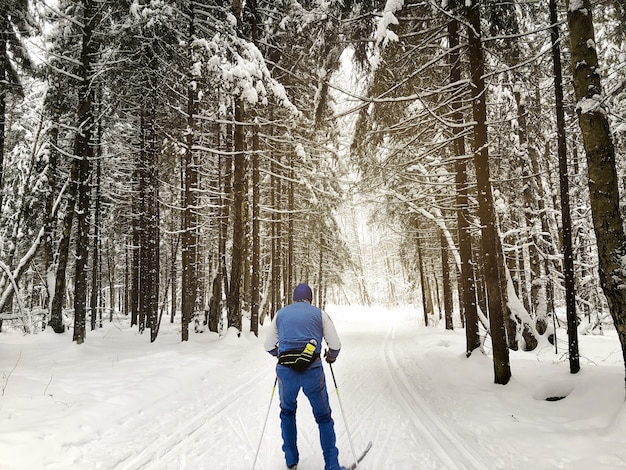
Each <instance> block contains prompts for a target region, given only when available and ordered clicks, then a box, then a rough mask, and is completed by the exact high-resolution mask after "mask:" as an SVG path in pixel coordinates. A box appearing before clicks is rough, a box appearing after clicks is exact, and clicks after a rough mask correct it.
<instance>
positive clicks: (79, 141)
mask: <svg viewBox="0 0 626 470" xmlns="http://www.w3.org/2000/svg"><path fill="white" fill-rule="evenodd" d="M96 13H97V7H96V5H95V3H94V2H93V0H84V1H83V18H82V24H83V37H82V50H81V58H80V59H81V74H80V77H81V81H80V84H79V89H78V110H77V124H78V125H77V133H76V140H75V148H74V155H75V157H74V158H76V159H77V160H78V181H77V201H76V204H77V211H76V226H77V227H76V264H75V275H74V337H73V340H74V341H76V343H77V344H82V343H83V342H84V341H85V321H86V311H87V257H88V254H89V225H88V223H87V215H88V212H89V172H90V166H91V159H92V158H93V147H92V145H91V138H92V134H93V127H94V117H93V112H92V103H93V96H94V95H93V89H92V79H93V67H92V62H91V61H92V60H93V59H94V58H95V55H96V51H97V50H98V47H97V43H96V41H97V39H96V35H95V27H96Z"/></svg>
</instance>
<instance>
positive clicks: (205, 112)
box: [0, 0, 626, 384]
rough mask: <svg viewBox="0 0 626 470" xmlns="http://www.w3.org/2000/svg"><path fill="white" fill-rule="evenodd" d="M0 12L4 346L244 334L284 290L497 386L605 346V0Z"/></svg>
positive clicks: (621, 315) (609, 113)
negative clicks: (528, 369)
mask: <svg viewBox="0 0 626 470" xmlns="http://www.w3.org/2000/svg"><path fill="white" fill-rule="evenodd" d="M1 1H2V8H1V9H0V159H1V160H0V168H1V173H0V190H1V192H0V207H1V208H2V209H1V212H0V220H1V223H0V268H2V270H1V271H2V272H1V277H0V312H1V313H0V327H1V328H2V330H3V331H7V330H10V329H19V330H21V331H23V332H24V333H27V334H33V333H37V332H40V331H42V330H43V329H48V328H50V329H52V330H53V331H54V332H56V333H59V334H67V335H68V340H69V339H70V338H69V336H70V335H69V334H68V332H71V339H72V340H73V341H75V342H76V343H78V344H81V343H83V342H85V341H88V338H89V331H92V330H95V329H98V328H100V327H102V324H103V322H107V321H110V320H111V319H112V318H113V316H114V315H117V314H122V315H128V316H129V317H130V319H131V324H132V325H133V327H135V328H137V330H138V331H139V332H145V333H146V335H149V338H150V341H155V340H157V338H158V333H159V327H160V326H161V325H162V324H163V323H164V322H172V323H173V322H175V321H178V322H179V323H180V340H181V341H183V342H184V341H188V340H189V338H190V335H193V334H197V333H200V332H203V331H210V332H218V333H223V332H225V331H226V330H227V329H230V328H234V329H236V330H238V331H239V332H242V331H243V330H244V328H248V325H249V329H250V331H251V332H252V333H253V334H258V331H259V325H262V324H263V322H264V321H266V320H267V318H269V317H272V316H273V314H274V312H276V311H277V309H279V308H280V307H281V306H283V305H285V304H287V303H289V302H290V295H291V291H292V289H293V287H294V286H295V285H296V284H297V283H298V282H308V283H310V284H311V285H312V286H314V287H315V289H314V293H315V303H316V304H317V305H320V306H324V305H327V304H353V305H354V304H357V305H385V306H398V305H419V306H420V309H421V310H420V311H423V317H424V318H423V321H424V323H425V325H429V323H430V322H434V321H437V320H438V319H442V320H443V321H445V326H446V328H447V329H453V328H463V329H464V331H465V337H466V354H467V355H468V356H469V355H470V354H471V353H472V351H474V350H475V349H477V348H480V347H481V345H482V343H483V342H484V341H485V337H487V336H488V337H489V338H490V341H491V342H492V344H493V363H494V378H495V382H496V383H499V384H506V383H507V382H508V380H509V378H510V376H511V372H510V366H509V351H516V350H524V351H530V350H533V349H534V348H535V347H537V344H538V343H539V342H540V341H542V340H549V341H554V337H553V336H554V332H555V329H556V328H557V327H559V326H562V325H567V331H568V335H569V338H568V339H569V343H568V347H569V349H568V353H569V354H568V357H569V362H570V370H571V371H572V372H576V371H577V370H578V368H579V366H578V359H579V357H578V339H577V334H578V333H579V332H580V333H582V334H594V333H597V332H600V331H602V330H603V329H615V330H616V331H617V335H618V337H619V340H620V343H621V345H622V351H626V288H624V286H625V285H626V261H625V260H624V259H625V258H624V257H625V256H626V235H625V233H624V221H623V214H624V211H623V207H624V204H625V202H624V199H623V197H624V196H623V194H624V189H625V188H624V187H623V186H624V184H625V182H626V179H625V178H624V175H625V172H626V166H625V164H624V162H625V156H626V7H625V6H624V3H623V2H621V1H620V0H597V1H593V2H592V1H591V0H570V1H567V2H563V1H557V0H550V1H549V2H534V1H525V0H512V1H510V2H501V1H492V0H482V1H478V0H476V1H464V2H461V1H459V0H439V1H438V0H425V1H408V0H407V1H405V0H387V1H386V2H385V1H376V0H365V1H357V0H343V1H340V0H326V1H323V0H312V1H300V2H298V1H293V0H285V1H265V0H247V1H243V0H232V1H212V0H204V1H196V0H151V1H147V0H132V1H129V0H56V1H50V0H1ZM557 312H562V314H559V315H557V314H556V313H557Z"/></svg>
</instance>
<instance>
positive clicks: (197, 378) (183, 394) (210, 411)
mask: <svg viewBox="0 0 626 470" xmlns="http://www.w3.org/2000/svg"><path fill="white" fill-rule="evenodd" d="M335 323H336V324H337V328H338V330H339V332H340V335H341V337H342V342H343V348H342V352H341V355H340V358H339V360H338V361H337V362H336V363H335V365H334V371H335V375H336V378H337V385H338V389H339V390H338V392H339V395H340V396H339V398H338V396H337V390H335V386H334V384H333V382H332V377H331V374H330V371H329V369H328V365H325V368H326V379H327V385H328V390H329V396H330V401H331V406H332V407H333V417H334V420H335V427H336V431H337V441H338V447H339V449H340V461H341V462H343V463H345V464H346V465H347V464H349V463H351V462H352V461H353V460H354V457H353V456H352V452H351V447H350V443H349V440H348V432H347V431H346V429H348V430H349V432H350V434H351V435H352V439H353V444H354V448H355V451H356V453H357V454H359V453H360V452H361V450H362V449H363V448H364V447H365V446H366V444H367V442H368V441H370V440H371V441H373V444H374V445H373V448H372V450H371V451H370V452H369V454H368V455H367V457H366V459H365V460H364V461H363V462H362V463H361V464H360V465H359V468H361V469H363V470H368V469H369V470H381V469H385V470H392V469H399V470H400V469H407V470H408V469H451V470H454V469H459V470H462V469H480V470H482V469H487V468H490V465H488V464H487V462H485V461H483V460H482V459H481V456H480V455H479V454H478V453H477V451H476V448H477V443H476V441H475V438H471V435H470V438H468V435H464V434H463V432H462V431H460V430H459V429H455V425H454V422H453V421H451V420H449V419H447V418H446V416H445V415H442V414H440V411H438V410H436V409H435V408H433V407H432V406H431V405H429V397H428V393H429V388H428V387H426V385H428V381H429V379H428V378H427V377H422V376H421V374H420V357H418V354H419V352H418V347H419V334H418V333H419V331H420V328H421V329H422V330H423V329H424V328H423V327H419V326H418V324H417V321H410V320H409V319H408V318H403V317H402V316H398V315H397V314H396V315H389V316H387V317H386V318H380V317H377V316H360V315H355V314H353V315H350V316H348V315H337V317H336V319H335ZM263 333H264V329H263V328H262V330H261V333H260V338H258V339H257V338H254V337H252V336H250V335H247V336H246V335H242V337H240V338H237V337H235V336H234V335H232V332H229V335H228V336H227V337H226V338H223V339H220V340H218V341H216V345H217V343H220V344H219V347H220V348H225V349H226V350H227V351H225V352H224V351H222V352H220V355H219V358H220V360H224V358H226V359H230V363H228V364H221V365H222V366H224V367H225V369H224V370H225V371H226V373H223V374H221V375H219V376H218V375H215V372H214V371H215V370H216V364H215V361H214V360H211V350H210V349H207V353H206V354H207V363H206V364H205V365H203V364H202V363H194V364H193V365H182V366H181V380H180V389H179V392H178V393H176V394H175V395H173V396H172V395H171V394H166V395H160V394H159V391H158V389H156V390H154V392H153V393H152V394H148V395H147V396H145V399H144V400H142V402H141V408H140V409H139V410H138V412H137V413H133V414H127V415H125V416H120V417H119V418H118V420H117V423H118V426H117V427H116V428H113V429H110V431H108V432H105V433H103V434H102V435H100V436H99V438H98V439H97V440H95V441H90V442H86V443H84V444H83V445H82V446H81V449H80V450H81V452H80V453H81V454H82V457H81V460H89V461H93V462H94V467H93V468H111V469H128V470H132V469H151V470H161V469H183V468H189V469H207V470H219V469H223V470H240V469H241V470H244V469H245V470H249V469H251V468H252V466H253V461H254V456H255V453H256V450H257V446H258V445H259V439H261V432H262V428H263V422H264V420H265V416H266V415H267V412H268V407H269V418H268V421H267V425H266V428H265V432H264V434H263V437H262V441H261V447H260V452H259V456H258V460H257V461H256V466H255V468H256V469H259V470H277V469H282V468H284V464H283V457H282V451H281V439H280V429H279V417H278V413H279V404H278V391H277V390H276V392H275V393H274V395H273V396H272V387H273V379H274V375H273V369H274V360H273V359H272V358H271V357H270V356H269V355H266V354H265V353H264V351H263V348H262V339H263V336H264V334H263ZM183 348H184V346H183ZM157 354H158V353H157ZM183 355H184V353H183ZM217 369H219V367H217ZM183 372H184V373H183ZM270 399H271V403H270ZM339 399H340V400H341V403H342V404H343V408H344V412H345V414H346V415H345V416H344V415H343V414H342V413H341V408H340V406H339V405H340V404H339V401H338V400H339ZM164 403H167V406H166V407H164ZM299 405H300V407H299V410H298V415H297V416H298V430H299V434H298V443H299V449H300V459H301V460H300V465H299V467H298V469H299V470H319V469H321V468H323V459H322V456H321V451H320V447H319V440H318V433H317V427H316V424H315V422H314V420H313V417H312V415H311V411H310V406H309V404H308V402H307V401H306V398H305V397H304V395H303V394H301V395H300V398H299ZM163 409H167V410H168V411H167V412H166V413H163V411H162V410H163ZM153 410H161V411H160V413H158V414H157V413H155V411H153ZM346 424H347V428H346ZM133 436H141V440H140V442H143V443H146V442H148V443H149V444H148V445H145V444H144V445H143V446H142V447H140V448H138V447H137V446H136V445H135V442H136V441H135V439H134V438H133Z"/></svg>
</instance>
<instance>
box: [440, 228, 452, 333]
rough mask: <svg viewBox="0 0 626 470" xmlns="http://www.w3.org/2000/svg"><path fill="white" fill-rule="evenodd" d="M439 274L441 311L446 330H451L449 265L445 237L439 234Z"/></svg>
mask: <svg viewBox="0 0 626 470" xmlns="http://www.w3.org/2000/svg"><path fill="white" fill-rule="evenodd" d="M441 273H442V281H441V282H442V283H443V309H444V312H445V318H446V330H453V329H454V324H453V322H452V310H453V308H454V305H453V302H452V286H451V282H450V265H449V263H448V242H447V240H446V237H445V235H444V234H443V233H442V234H441Z"/></svg>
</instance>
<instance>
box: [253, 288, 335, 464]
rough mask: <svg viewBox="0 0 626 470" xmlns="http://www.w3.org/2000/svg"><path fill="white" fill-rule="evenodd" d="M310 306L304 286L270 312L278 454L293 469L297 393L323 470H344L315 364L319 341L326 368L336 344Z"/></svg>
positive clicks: (327, 323) (268, 342) (326, 320)
mask: <svg viewBox="0 0 626 470" xmlns="http://www.w3.org/2000/svg"><path fill="white" fill-rule="evenodd" d="M312 301H313V292H312V291H311V288H310V287H309V286H308V285H307V284H299V285H298V286H297V287H296V288H295V289H294V291H293V303H292V304H290V305H287V306H286V307H283V308H281V309H280V310H279V311H278V313H276V316H275V317H274V320H273V321H272V324H271V326H270V329H269V332H268V335H267V337H266V339H265V349H266V351H267V352H268V353H270V354H271V355H273V356H277V357H278V364H277V366H276V375H277V377H278V391H279V396H280V427H281V432H282V437H283V452H284V453H285V461H286V463H287V467H288V468H289V469H295V468H296V467H297V465H298V460H299V454H298V446H297V442H296V440H297V430H296V399H297V397H298V393H299V392H300V389H302V390H303V391H304V394H305V395H306V397H307V398H308V399H309V402H310V403H311V407H312V408H313V415H314V416H315V421H316V422H317V425H318V427H319V433H320V443H321V445H322V452H323V454H324V462H325V466H324V470H346V469H345V467H340V466H339V462H338V455H339V451H338V450H337V447H336V437H335V428H334V422H333V419H332V416H331V409H330V404H329V402H328V392H327V390H326V379H325V376H324V368H323V367H322V362H321V360H320V352H321V349H322V338H323V339H324V340H326V344H327V345H328V348H329V349H328V351H327V353H326V361H327V362H328V363H333V362H334V361H335V359H337V355H338V354H339V350H340V349H341V341H340V340H339V336H338V335H337V330H336V329H335V325H334V324H333V322H332V320H331V319H330V317H329V316H328V314H327V313H326V312H324V311H323V310H321V309H319V308H317V307H315V306H313V305H311V302H312Z"/></svg>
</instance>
